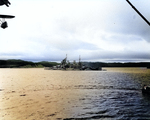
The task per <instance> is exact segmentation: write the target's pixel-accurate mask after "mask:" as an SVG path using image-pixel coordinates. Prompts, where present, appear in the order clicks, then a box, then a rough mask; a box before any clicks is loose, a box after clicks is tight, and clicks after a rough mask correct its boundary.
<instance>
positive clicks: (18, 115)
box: [0, 68, 150, 120]
mask: <svg viewBox="0 0 150 120" xmlns="http://www.w3.org/2000/svg"><path fill="white" fill-rule="evenodd" d="M106 69H107V71H60V70H57V71H52V70H44V69H41V68H38V69H0V119H1V120H25V119H27V120H41V119H43V120H63V119H66V120H74V119H77V120H80V119H82V120H89V119H92V120H93V119H106V120H107V119H150V109H149V107H150V98H149V97H148V96H144V95H142V92H141V87H142V85H143V84H149V83H150V81H149V80H150V69H145V68H106Z"/></svg>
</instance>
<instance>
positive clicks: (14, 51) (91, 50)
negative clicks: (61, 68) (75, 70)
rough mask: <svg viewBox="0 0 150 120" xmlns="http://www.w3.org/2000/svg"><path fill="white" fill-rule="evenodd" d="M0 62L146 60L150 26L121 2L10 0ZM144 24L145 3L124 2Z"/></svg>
mask: <svg viewBox="0 0 150 120" xmlns="http://www.w3.org/2000/svg"><path fill="white" fill-rule="evenodd" d="M10 2H11V5H10V7H9V8H7V7H6V6H0V11H1V13H0V14H10V15H15V16H16V17H15V18H14V19H8V20H7V22H8V25H9V27H8V28H6V29H0V43H1V44H0V59H22V60H29V61H61V60H62V59H63V58H65V56H66V54H67V55H68V59H69V60H70V61H73V60H78V58H79V55H81V59H82V61H102V62H112V61H113V62H118V61H121V62H132V61H136V62H143V61H150V52H149V51H150V26H148V24H147V23H146V22H145V21H144V20H143V19H142V18H141V17H140V16H139V15H138V14H137V13H136V12H135V11H134V10H133V9H132V8H131V6H130V5H129V4H128V3H127V2H126V0H13V1H10ZM130 2H131V3H132V4H133V5H134V6H135V7H136V8H137V9H138V10H139V11H140V12H141V13H142V14H143V15H144V16H145V17H146V18H147V19H148V20H150V13H149V12H150V0H130Z"/></svg>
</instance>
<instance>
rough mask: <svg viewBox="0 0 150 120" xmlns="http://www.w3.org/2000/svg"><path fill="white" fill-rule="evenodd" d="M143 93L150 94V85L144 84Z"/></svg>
mask: <svg viewBox="0 0 150 120" xmlns="http://www.w3.org/2000/svg"><path fill="white" fill-rule="evenodd" d="M142 93H145V94H150V86H146V85H144V86H143V88H142Z"/></svg>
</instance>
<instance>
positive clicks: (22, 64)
mask: <svg viewBox="0 0 150 120" xmlns="http://www.w3.org/2000/svg"><path fill="white" fill-rule="evenodd" d="M61 65H62V63H57V62H49V61H41V62H31V61H24V60H17V59H10V60H0V68H52V69H56V68H58V67H59V66H61ZM79 66H80V67H81V66H82V68H87V67H88V68H91V69H93V70H94V69H95V70H96V69H100V68H101V67H147V68H150V62H127V63H119V62H113V63H105V62H80V63H77V62H75V61H74V62H72V63H71V62H69V63H66V64H65V68H67V69H69V68H72V69H77V68H79Z"/></svg>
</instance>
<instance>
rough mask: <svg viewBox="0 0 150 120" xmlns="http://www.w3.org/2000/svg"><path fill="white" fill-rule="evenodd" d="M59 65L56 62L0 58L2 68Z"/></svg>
mask: <svg viewBox="0 0 150 120" xmlns="http://www.w3.org/2000/svg"><path fill="white" fill-rule="evenodd" d="M54 65H58V63H56V62H46V61H44V62H36V63H34V62H31V61H24V60H16V59H10V60H0V68H32V67H33V68H34V67H52V66H54Z"/></svg>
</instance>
